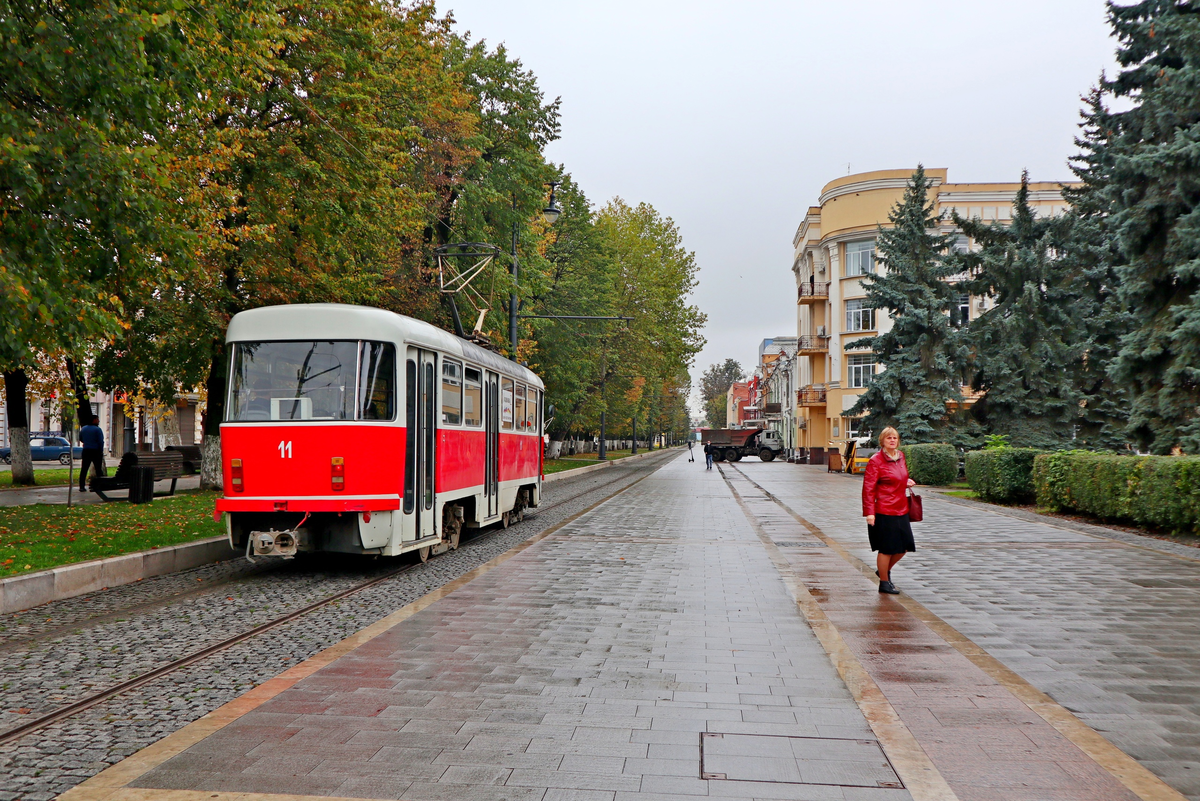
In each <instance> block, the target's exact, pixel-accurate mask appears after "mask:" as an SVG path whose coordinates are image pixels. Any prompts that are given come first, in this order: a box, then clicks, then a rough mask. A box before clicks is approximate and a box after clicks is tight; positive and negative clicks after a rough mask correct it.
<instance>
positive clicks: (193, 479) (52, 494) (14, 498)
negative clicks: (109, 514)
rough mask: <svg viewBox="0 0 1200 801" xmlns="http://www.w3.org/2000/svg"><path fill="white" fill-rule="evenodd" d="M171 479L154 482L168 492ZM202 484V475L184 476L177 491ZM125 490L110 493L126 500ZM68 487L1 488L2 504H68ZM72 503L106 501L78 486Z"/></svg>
mask: <svg viewBox="0 0 1200 801" xmlns="http://www.w3.org/2000/svg"><path fill="white" fill-rule="evenodd" d="M170 486H171V484H170V482H169V481H158V482H155V484H154V489H155V491H157V492H166V491H167V490H168V489H169V488H170ZM199 486H200V476H182V477H180V479H179V482H178V483H177V484H176V485H175V491H176V492H178V491H179V490H184V489H197V488H198V487H199ZM125 495H126V493H125V490H115V491H113V492H112V494H111V495H109V497H110V498H113V499H114V500H116V501H121V500H124V498H125ZM66 502H67V487H65V486H64V487H29V488H28V489H4V490H0V506H27V505H29V504H34V503H54V504H64V505H65V504H66ZM71 503H73V504H77V505H83V504H92V503H104V501H102V500H100V496H99V495H96V494H95V493H94V492H80V491H79V487H78V486H76V487H75V488H74V490H73V492H72V498H71Z"/></svg>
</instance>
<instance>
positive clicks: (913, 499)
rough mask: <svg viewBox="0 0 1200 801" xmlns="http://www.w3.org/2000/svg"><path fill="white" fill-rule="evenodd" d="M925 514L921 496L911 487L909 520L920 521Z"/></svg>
mask: <svg viewBox="0 0 1200 801" xmlns="http://www.w3.org/2000/svg"><path fill="white" fill-rule="evenodd" d="M924 516H925V510H924V507H922V505H921V496H920V495H918V494H917V493H915V492H913V491H912V490H911V489H910V490H909V491H908V522H910V523H920V522H921V518H923V517H924Z"/></svg>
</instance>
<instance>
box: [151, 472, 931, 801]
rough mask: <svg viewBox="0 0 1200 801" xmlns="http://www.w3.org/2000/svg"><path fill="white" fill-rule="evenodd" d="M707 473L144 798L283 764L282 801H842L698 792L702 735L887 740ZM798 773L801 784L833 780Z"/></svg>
mask: <svg viewBox="0 0 1200 801" xmlns="http://www.w3.org/2000/svg"><path fill="white" fill-rule="evenodd" d="M694 467H695V465H689V463H688V462H687V461H686V460H679V461H676V462H674V463H672V464H670V465H669V466H668V467H666V468H665V469H663V470H661V471H660V472H658V473H656V474H655V475H653V476H652V477H650V478H649V479H647V480H645V481H643V482H642V483H641V484H639V485H637V486H636V487H634V488H633V489H631V490H629V491H627V492H625V493H623V494H622V495H619V496H617V497H616V498H614V499H613V500H611V501H609V502H608V503H606V504H604V505H603V506H601V507H599V508H597V509H596V510H594V511H592V512H590V513H589V514H587V515H585V516H583V517H581V518H579V519H578V520H576V521H574V522H573V523H571V524H570V525H568V526H567V527H565V528H563V529H562V530H560V531H559V532H557V533H556V534H555V535H553V536H552V537H550V538H547V539H546V540H543V541H542V542H540V543H538V544H537V545H535V546H533V547H531V548H529V549H527V550H526V551H524V552H523V553H521V554H519V555H518V556H516V557H514V558H512V559H510V560H509V561H507V562H505V563H504V564H503V565H501V566H500V567H498V568H496V569H494V570H492V571H491V572H489V573H487V574H485V575H484V576H482V577H480V578H478V579H476V580H474V581H473V582H471V583H469V584H467V585H465V586H464V587H462V588H460V589H459V590H457V591H456V592H454V593H452V594H450V595H449V596H447V597H445V598H444V599H442V600H441V601H439V602H437V603H436V604H434V605H432V606H430V607H429V608H427V609H425V610H424V611H422V612H420V613H418V614H417V615H415V616H413V617H412V618H410V619H408V620H407V621H405V622H404V623H401V624H400V625H398V626H397V627H395V628H393V629H391V630H390V631H388V632H386V633H384V634H383V635H381V636H379V637H377V638H376V639H374V640H372V641H371V642H369V643H368V644H366V645H364V646H362V647H360V648H359V649H357V650H355V651H353V652H351V653H350V654H348V655H346V656H344V657H342V658H341V659H339V660H338V661H337V662H335V663H334V664H332V665H330V666H329V667H327V668H325V669H323V670H321V671H319V672H317V673H316V674H314V675H313V676H311V677H309V678H308V679H305V680H303V681H301V682H300V683H299V684H297V685H296V686H295V687H294V688H293V689H291V690H288V691H285V692H284V693H282V694H281V695H279V696H277V697H276V698H274V699H273V700H271V701H269V702H267V703H266V704H264V705H262V706H261V707H259V708H258V709H257V710H255V711H253V712H250V713H249V714H247V715H245V716H244V717H243V718H241V719H239V720H238V721H237V723H236V724H232V725H230V726H228V727H226V728H225V729H222V730H220V731H218V732H217V733H216V734H214V735H212V736H210V737H209V738H207V739H206V740H204V741H202V742H201V743H199V744H197V745H196V746H193V747H192V748H191V749H188V751H185V752H184V753H183V754H182V755H180V756H178V757H176V758H175V759H172V760H170V761H168V762H166V763H164V764H163V765H161V766H159V767H158V768H156V769H154V770H152V771H151V772H149V773H147V774H145V775H144V776H142V777H141V778H140V779H138V780H137V781H136V782H135V784H134V786H138V787H144V788H167V787H174V786H177V785H179V784H181V783H185V782H186V783H188V785H189V787H190V788H193V789H200V790H206V789H208V787H206V786H205V780H204V779H203V778H202V777H200V778H198V777H197V772H196V770H195V765H196V762H195V759H196V758H197V757H198V756H200V755H202V756H203V757H204V758H205V759H209V760H211V759H213V758H214V757H216V756H222V757H224V758H225V759H226V760H227V763H226V764H227V765H228V766H229V769H228V770H225V771H223V774H222V776H221V777H220V779H219V781H218V780H217V779H216V778H213V779H212V781H211V782H210V784H212V785H213V788H214V790H215V789H216V784H218V783H219V784H220V785H221V788H220V789H228V788H232V787H234V786H236V785H237V784H238V783H239V782H243V783H244V786H245V787H246V790H247V791H248V792H261V790H260V789H259V788H260V787H261V786H262V784H263V782H264V779H263V774H255V773H252V772H248V770H252V769H253V768H254V766H255V765H257V764H259V762H257V761H255V762H251V763H246V762H245V761H244V760H247V759H252V758H253V757H254V756H255V755H256V754H264V753H267V752H269V753H270V754H271V758H272V759H273V760H274V761H275V764H276V766H277V767H276V768H275V772H274V773H273V774H272V779H278V780H280V781H281V782H282V784H281V786H286V787H288V788H296V789H295V790H294V791H295V792H300V791H303V792H306V793H309V794H315V795H327V796H339V795H354V796H357V797H376V798H398V797H403V798H413V799H440V798H488V799H498V798H513V799H542V801H554V799H560V800H561V801H567V800H568V799H580V800H581V801H591V800H592V799H595V800H596V801H600V800H601V799H611V801H615V800H616V799H617V798H626V799H629V798H639V799H642V800H643V801H653V799H656V798H672V797H674V798H680V797H687V798H695V797H697V796H709V795H719V796H724V797H729V798H760V797H761V798H780V799H784V798H796V799H809V798H811V799H827V798H832V799H843V798H846V797H847V796H845V795H844V794H843V788H840V787H835V786H831V785H826V786H820V787H817V786H812V785H809V786H802V785H783V784H780V783H770V782H737V781H726V782H722V781H707V780H703V779H701V778H699V771H700V764H699V746H698V743H699V737H700V734H701V733H702V732H729V733H730V734H735V735H744V734H751V735H753V734H773V735H784V736H797V737H814V736H825V737H851V738H870V739H873V738H874V736H873V734H872V733H871V730H870V727H869V726H868V725H867V723H866V721H865V719H864V718H863V716H862V714H861V712H860V711H859V710H858V707H857V705H856V704H855V702H854V700H853V698H852V697H851V695H850V693H849V691H848V690H847V689H846V687H845V685H844V684H843V683H842V681H841V679H840V678H839V677H838V675H837V673H836V671H835V670H834V668H833V666H832V665H831V664H830V662H829V659H828V657H827V656H826V655H825V653H824V651H823V650H822V648H821V646H820V644H819V642H818V641H817V639H816V637H815V636H814V634H813V633H812V631H811V629H810V628H809V626H808V624H807V623H806V622H805V620H804V619H803V617H802V616H801V615H800V613H799V611H798V609H797V607H796V605H795V603H794V601H793V599H792V597H791V596H790V595H789V593H788V591H787V588H786V586H785V585H784V583H783V581H782V580H781V577H780V576H779V574H778V572H777V571H776V569H775V567H774V565H773V564H772V563H771V561H770V559H769V557H768V554H767V552H766V550H765V549H764V548H763V547H762V543H761V542H760V541H759V539H758V537H757V535H756V534H755V533H754V530H753V529H752V528H751V526H750V525H749V523H748V521H747V519H746V517H745V515H744V514H743V513H742V511H741V510H740V508H739V506H738V505H737V503H736V501H735V499H734V498H733V496H732V494H731V493H730V492H729V490H728V488H727V487H726V486H725V484H724V482H723V481H722V479H721V478H720V475H719V474H718V473H717V472H716V471H713V472H710V473H705V472H704V471H702V470H693V469H691V468H694ZM358 681H361V682H364V685H365V686H363V687H362V688H359V689H355V688H354V683H355V682H358ZM776 688H778V689H781V690H787V693H783V694H777V693H774V692H772V690H773V689H776ZM260 721H261V724H260ZM334 732H336V733H337V734H336V735H334V736H330V735H331V734H332V733H334ZM335 738H336V741H337V742H336V743H335ZM255 749H261V750H259V751H257V752H256V751H255ZM788 755H789V757H788V758H789V759H791V761H792V762H793V763H794V764H795V765H798V767H796V768H795V770H794V772H795V773H796V774H797V775H800V774H801V773H803V772H804V771H806V770H807V771H809V772H812V773H814V775H816V774H817V773H820V771H821V770H824V771H825V772H826V774H830V771H832V770H835V769H836V765H834V764H833V763H832V762H831V761H830V760H817V759H812V758H810V756H811V755H810V756H804V755H800V756H797V755H796V754H795V753H793V752H791V751H788ZM817 762H825V763H827V764H825V765H824V766H821V765H816V763H817ZM809 763H813V765H816V767H813V766H812V765H809ZM822 775H824V774H822ZM830 775H832V774H830ZM718 785H722V786H720V787H718ZM289 791H292V790H289ZM855 792H856V793H857V795H854V796H853V797H854V798H862V799H893V798H895V799H900V798H909V795H908V794H907V792H904V791H895V790H887V789H883V788H878V789H874V790H871V789H868V790H866V791H865V792H866V794H865V795H864V794H863V792H860V791H859V790H856V791H855Z"/></svg>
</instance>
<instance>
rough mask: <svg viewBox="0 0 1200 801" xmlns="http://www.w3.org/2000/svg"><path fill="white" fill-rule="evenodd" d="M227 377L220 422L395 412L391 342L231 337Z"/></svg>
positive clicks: (385, 416)
mask: <svg viewBox="0 0 1200 801" xmlns="http://www.w3.org/2000/svg"><path fill="white" fill-rule="evenodd" d="M356 371H357V375H356ZM229 379H230V380H229V395H228V398H227V403H226V407H225V420H226V422H252V421H270V420H286V421H288V422H302V421H308V420H313V421H329V420H392V419H394V418H395V414H396V348H395V346H394V345H392V344H391V343H387V342H357V341H331V340H324V341H287V342H269V341H268V342H234V343H232V354H231V358H230V376H229Z"/></svg>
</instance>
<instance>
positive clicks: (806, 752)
mask: <svg viewBox="0 0 1200 801" xmlns="http://www.w3.org/2000/svg"><path fill="white" fill-rule="evenodd" d="M700 778H701V779H716V780H725V781H735V782H774V783H779V784H832V785H837V786H839V787H896V788H903V787H904V784H903V783H902V782H901V781H900V777H899V776H897V775H896V771H895V770H893V769H892V765H891V763H890V762H889V761H888V758H887V755H886V754H884V753H883V749H882V748H880V747H879V743H878V742H876V741H875V740H841V739H834V738H829V737H778V736H774V735H762V734H718V733H714V732H704V733H702V734H701V735H700Z"/></svg>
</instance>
